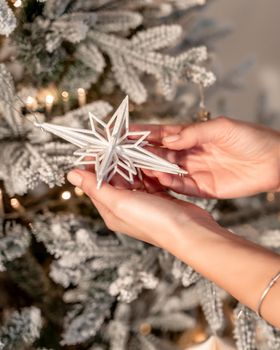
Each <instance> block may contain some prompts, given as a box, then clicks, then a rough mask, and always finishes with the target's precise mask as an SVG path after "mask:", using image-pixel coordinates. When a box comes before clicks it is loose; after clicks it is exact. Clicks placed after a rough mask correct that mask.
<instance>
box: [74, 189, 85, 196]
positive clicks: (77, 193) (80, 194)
mask: <svg viewBox="0 0 280 350" xmlns="http://www.w3.org/2000/svg"><path fill="white" fill-rule="evenodd" d="M74 192H75V194H76V195H77V196H78V197H81V196H82V195H83V194H84V191H83V190H81V189H80V188H79V187H75V188H74Z"/></svg>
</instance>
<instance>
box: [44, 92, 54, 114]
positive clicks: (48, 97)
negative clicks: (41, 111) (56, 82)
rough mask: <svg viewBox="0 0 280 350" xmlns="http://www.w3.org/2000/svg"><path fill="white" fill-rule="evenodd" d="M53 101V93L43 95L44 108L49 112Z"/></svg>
mask: <svg viewBox="0 0 280 350" xmlns="http://www.w3.org/2000/svg"><path fill="white" fill-rule="evenodd" d="M53 103H54V96H53V95H46V97H45V105H46V110H47V112H48V113H50V112H51V110H52V107H53Z"/></svg>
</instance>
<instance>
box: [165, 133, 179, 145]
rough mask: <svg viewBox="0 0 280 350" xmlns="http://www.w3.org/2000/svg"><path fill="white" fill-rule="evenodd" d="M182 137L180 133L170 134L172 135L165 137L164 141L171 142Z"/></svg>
mask: <svg viewBox="0 0 280 350" xmlns="http://www.w3.org/2000/svg"><path fill="white" fill-rule="evenodd" d="M179 139H180V135H178V134H177V135H170V136H166V137H164V138H163V142H166V143H169V142H175V141H178V140H179Z"/></svg>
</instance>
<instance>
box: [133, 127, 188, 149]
mask: <svg viewBox="0 0 280 350" xmlns="http://www.w3.org/2000/svg"><path fill="white" fill-rule="evenodd" d="M183 128H184V126H183V125H153V124H131V125H130V127H129V129H130V131H150V134H149V136H148V137H147V140H148V141H150V142H152V143H154V144H162V139H163V138H164V137H166V136H168V135H172V134H178V133H179V132H180V131H181V130H182V129H183ZM129 138H131V139H138V138H139V136H137V135H136V136H130V137H129Z"/></svg>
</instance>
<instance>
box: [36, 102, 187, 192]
mask: <svg viewBox="0 0 280 350" xmlns="http://www.w3.org/2000/svg"><path fill="white" fill-rule="evenodd" d="M89 123H90V129H89V130H88V129H78V128H70V127H65V126H60V125H55V124H50V123H42V124H39V123H35V125H36V126H38V127H40V128H41V129H43V130H45V131H48V132H50V133H52V134H54V135H56V136H58V137H60V138H62V139H64V140H66V141H68V142H70V143H72V144H74V145H75V146H77V147H78V149H77V150H76V151H75V152H74V155H75V156H77V160H76V162H75V165H94V167H95V173H96V176H97V188H100V187H101V185H102V183H103V182H104V181H106V182H109V181H110V180H111V179H112V178H113V177H114V175H115V174H119V175H120V176H122V177H123V178H124V179H125V180H126V181H128V182H129V183H133V182H134V177H135V176H138V177H139V178H140V179H141V169H149V170H155V171H160V172H165V173H170V174H178V175H183V174H187V172H186V171H185V170H183V169H181V168H180V167H179V166H178V165H176V164H173V163H170V162H168V161H167V160H165V159H163V158H161V157H159V156H157V155H155V154H154V153H152V152H150V151H148V150H147V149H145V148H144V147H145V146H146V145H147V144H148V142H147V141H146V139H147V137H148V136H149V134H150V132H149V131H129V101H128V96H127V97H125V99H124V100H123V101H122V103H121V104H120V106H119V107H118V109H117V110H116V111H115V113H114V114H113V116H112V117H111V118H110V119H109V121H108V122H107V123H106V122H104V121H103V120H101V119H100V118H98V117H96V116H94V115H93V114H92V113H89Z"/></svg>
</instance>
